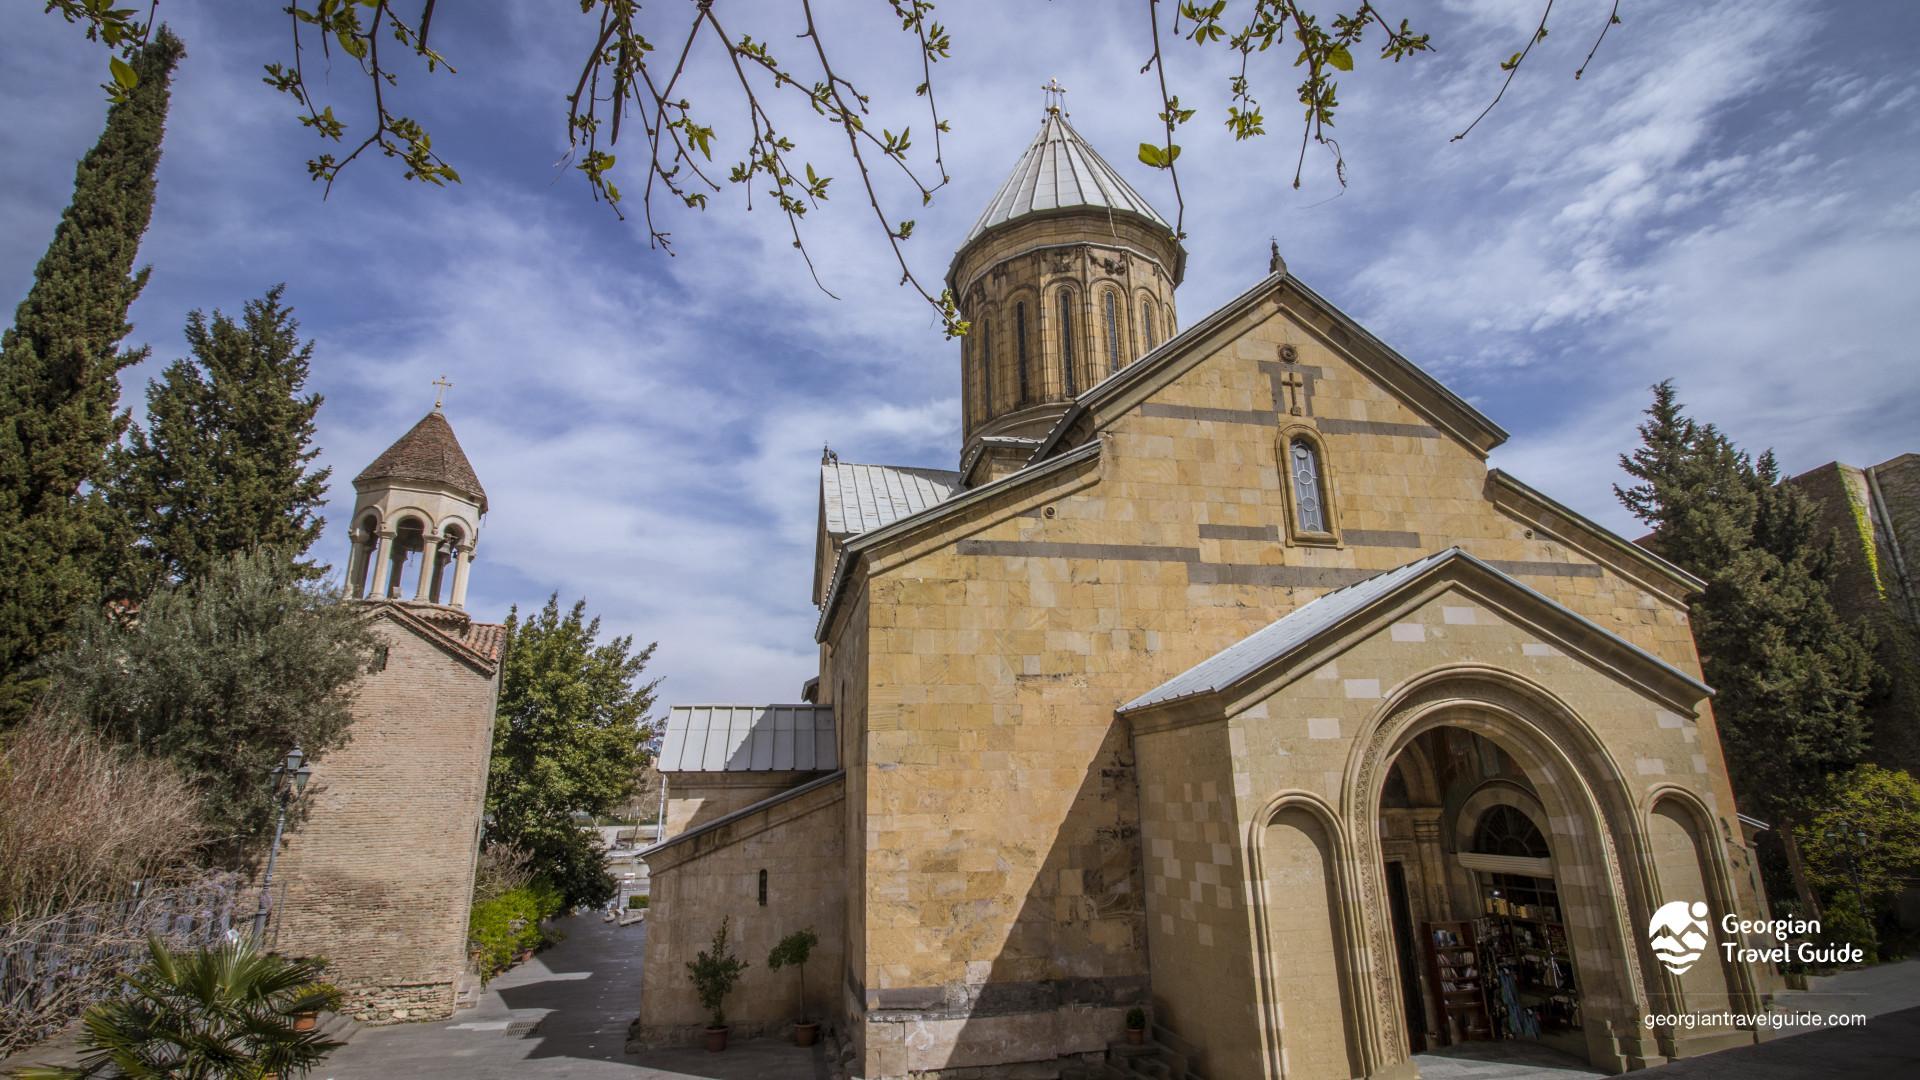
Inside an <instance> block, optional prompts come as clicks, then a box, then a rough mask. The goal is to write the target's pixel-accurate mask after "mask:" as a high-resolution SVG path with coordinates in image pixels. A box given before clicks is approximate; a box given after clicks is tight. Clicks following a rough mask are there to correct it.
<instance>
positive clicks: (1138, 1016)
mask: <svg viewBox="0 0 1920 1080" xmlns="http://www.w3.org/2000/svg"><path fill="white" fill-rule="evenodd" d="M1127 1041H1128V1042H1130V1043H1132V1044H1133V1045H1135V1046H1139V1045H1140V1044H1141V1043H1143V1042H1146V1041H1147V1010H1145V1009H1143V1008H1141V1007H1140V1006H1138V1005H1135V1006H1134V1007H1133V1008H1131V1009H1128V1010H1127Z"/></svg>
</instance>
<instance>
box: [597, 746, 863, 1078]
mask: <svg viewBox="0 0 1920 1080" xmlns="http://www.w3.org/2000/svg"><path fill="white" fill-rule="evenodd" d="M844 796H845V788H844V786H843V784H842V781H841V780H840V779H833V780H830V781H828V782H826V783H825V784H822V785H820V786H817V787H813V788H810V789H808V790H806V791H803V792H801V793H799V794H796V795H794V796H793V797H792V798H790V799H787V800H784V801H782V802H778V803H775V804H773V805H771V806H768V807H766V808H764V809H761V810H758V811H755V812H754V813H751V814H747V815H744V816H742V817H738V818H733V819H731V820H728V821H726V822H723V823H721V824H719V825H717V826H715V827H713V828H711V829H709V830H707V831H705V832H697V833H694V834H692V835H689V836H687V837H686V838H685V839H683V840H680V841H678V842H670V843H669V845H668V846H667V847H665V848H662V849H657V850H656V851H655V853H654V854H653V855H652V856H650V857H649V858H648V860H647V865H648V870H649V871H650V873H651V874H652V878H653V900H652V903H651V905H650V906H649V907H648V909H647V923H648V925H647V944H646V966H645V970H644V974H643V976H642V978H643V986H642V987H641V988H640V1026H639V1029H638V1030H637V1031H636V1033H635V1042H634V1045H635V1046H675V1045H684V1044H689V1043H694V1042H698V1041H699V1039H700V1037H701V1034H702V1032H703V1031H704V1030H705V1029H706V1026H707V1023H708V1018H707V1014H706V1011H705V1010H704V1009H702V1008H701V1005H700V1001H699V998H698V997H697V996H695V994H694V988H693V981H692V980H691V979H690V978H689V977H688V973H687V963H688V961H691V960H692V959H693V958H694V957H695V955H697V954H698V953H699V952H700V951H701V950H703V949H706V948H708V947H710V946H711V944H712V941H713V933H714V931H715V930H716V929H718V927H719V925H720V920H721V918H722V917H723V916H724V917H727V918H728V919H729V920H730V921H729V923H728V930H727V933H728V938H729V941H730V942H731V946H732V951H733V953H734V955H735V956H737V957H739V958H740V959H742V960H744V961H746V962H747V964H748V967H747V970H746V972H745V973H744V974H743V975H742V977H741V980H740V983H739V985H738V986H736V987H735V989H734V991H733V993H732V995H731V996H729V997H728V998H727V1001H726V1015H727V1023H728V1025H729V1027H731V1029H732V1032H733V1037H735V1038H742V1039H744V1038H752V1037H755V1036H759V1035H784V1034H785V1033H786V1032H787V1030H788V1028H789V1027H790V1026H791V1025H792V1023H793V1021H794V1020H795V1019H797V1018H798V1016H799V1015H800V1011H801V1009H800V1000H799V989H798V986H799V973H798V972H797V971H794V970H791V969H786V968H783V969H781V970H779V971H770V970H768V968H767V952H768V950H770V949H771V948H773V946H774V944H775V943H776V942H778V941H779V940H780V939H781V938H783V937H785V936H786V935H788V934H790V933H793V932H794V931H796V930H804V929H811V930H812V931H813V932H814V933H815V934H816V935H818V937H819V939H820V944H819V945H818V946H817V947H815V949H814V950H813V955H812V956H811V957H809V958H808V960H807V966H806V980H807V988H806V991H807V1009H806V1011H807V1013H808V1015H809V1016H810V1017H811V1018H812V1019H814V1020H816V1021H819V1022H822V1023H823V1024H826V1025H828V1026H833V1025H834V1024H835V1021H836V1018H837V1017H838V1015H839V1013H840V1008H839V993H838V984H839V981H840V978H839V974H840V972H841V970H842V965H843V963H844V961H843V959H842V954H843V950H844V947H845V946H844V941H845V938H844V934H843V928H844V925H845V918H846V912H845V903H846V901H845V893H846V890H845V887H844V877H843V874H844V872H845V866H846V861H845V847H844V844H843V838H844V833H843V831H842V830H843V824H842V813H843V808H844V805H845V798H844ZM762 872H764V873H765V874H766V875H767V892H766V903H765V904H764V905H762V904H761V902H760V875H761V873H762Z"/></svg>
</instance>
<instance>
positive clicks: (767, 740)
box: [659, 705, 840, 773]
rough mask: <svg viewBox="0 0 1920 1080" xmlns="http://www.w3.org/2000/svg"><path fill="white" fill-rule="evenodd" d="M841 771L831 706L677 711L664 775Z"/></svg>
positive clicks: (664, 750) (664, 749)
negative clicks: (667, 773) (838, 769)
mask: <svg viewBox="0 0 1920 1080" xmlns="http://www.w3.org/2000/svg"><path fill="white" fill-rule="evenodd" d="M839 767H840V761H839V753H838V750H837V744H836V742H835V740H834V732H833V707H832V706H829V705H675V706H673V707H672V708H671V709H668V710H667V733H666V739H665V741H664V743H663V745H662V746H661V748H660V760H659V768H660V771H661V772H669V773H675V772H677V773H686V772H788V771H794V770H798V771H805V772H811V771H828V770H832V769H837V768H839Z"/></svg>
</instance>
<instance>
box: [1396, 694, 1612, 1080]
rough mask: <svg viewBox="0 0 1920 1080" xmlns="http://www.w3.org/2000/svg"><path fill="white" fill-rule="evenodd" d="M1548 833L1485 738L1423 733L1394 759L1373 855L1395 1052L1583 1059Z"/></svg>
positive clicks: (1456, 730) (1533, 803)
mask: <svg viewBox="0 0 1920 1080" xmlns="http://www.w3.org/2000/svg"><path fill="white" fill-rule="evenodd" d="M1551 831H1552V822H1551V819H1550V818H1549V817H1548V815H1547V813H1546V811H1545V809H1544V807H1543V806H1542V804H1541V801H1540V797H1539V795H1538V793H1537V792H1536V791H1535V790H1534V785H1533V782H1532V780H1531V779H1530V778H1529V777H1528V776H1527V773H1526V770H1525V769H1523V768H1521V767H1520V764H1519V762H1518V761H1516V760H1515V759H1514V757H1513V755H1512V754H1509V753H1507V752H1506V751H1505V750H1502V749H1501V748H1500V746H1499V744H1498V743H1497V742H1495V741H1494V740H1492V739H1489V738H1487V737H1486V736H1484V735H1480V734H1478V733H1476V732H1474V731H1471V730H1468V729H1466V728H1462V727H1453V726H1441V727H1433V728H1429V729H1427V730H1425V731H1423V732H1421V733H1420V734H1419V735H1418V736H1416V737H1415V738H1414V739H1413V740H1412V741H1410V742H1409V743H1408V744H1407V745H1406V746H1405V747H1404V748H1403V749H1402V750H1401V751H1400V754H1399V756H1398V757H1396V758H1395V759H1394V761H1393V764H1392V765H1391V766H1390V767H1389V771H1388V774H1387V780H1386V784H1385V787H1384V790H1383V791H1382V794H1381V800H1380V843H1381V853H1382V857H1383V859H1384V860H1385V869H1386V884H1387V899H1388V905H1389V909H1390V913H1391V915H1392V927H1391V928H1392V933H1393V939H1394V951H1393V955H1394V961H1395V964H1396V968H1397V974H1398V976H1399V980H1400V999H1401V1004H1402V1011H1403V1015H1404V1016H1405V1018H1406V1027H1405V1036H1404V1038H1405V1049H1406V1051H1407V1052H1409V1053H1420V1052H1422V1051H1426V1050H1435V1049H1439V1048H1442V1047H1448V1046H1457V1045H1459V1044H1461V1043H1466V1042H1479V1041H1495V1040H1505V1039H1524V1040H1528V1041H1534V1042H1540V1043H1543V1044H1546V1045H1549V1046H1552V1047H1554V1048H1556V1049H1559V1050H1562V1051H1565V1052H1567V1053H1571V1054H1574V1055H1576V1056H1579V1057H1582V1058H1584V1057H1586V1056H1587V1047H1586V1042H1585V1037H1584V1035H1583V1034H1582V1031H1581V1028H1582V1025H1583V1023H1584V1022H1585V1017H1584V1015H1583V1012H1582V1008H1581V992H1580V979H1579V976H1578V974H1577V965H1576V963H1575V959H1574V955H1573V950H1572V947H1571V942H1570V939H1569V937H1568V934H1567V922H1566V917H1565V910H1564V904H1563V903H1562V901H1561V899H1560V891H1561V882H1560V876H1559V875H1558V874H1557V873H1556V868H1555V865H1554V860H1553V850H1552V844H1551V843H1550V842H1549V840H1548V835H1549V834H1550V833H1551Z"/></svg>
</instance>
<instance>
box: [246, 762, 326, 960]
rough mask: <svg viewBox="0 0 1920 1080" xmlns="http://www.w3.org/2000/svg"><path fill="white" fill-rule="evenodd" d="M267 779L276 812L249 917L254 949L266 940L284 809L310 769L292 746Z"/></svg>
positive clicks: (308, 776) (304, 787)
mask: <svg viewBox="0 0 1920 1080" xmlns="http://www.w3.org/2000/svg"><path fill="white" fill-rule="evenodd" d="M269 775H271V776H272V777H273V788H274V794H275V795H276V796H278V797H279V801H280V808H279V812H278V814H277V815H276V816H275V818H274V822H273V846H272V847H270V848H268V849H267V874H266V877H265V878H263V879H261V882H260V906H259V908H258V909H257V910H255V911H254V913H253V944H254V947H255V948H258V947H259V946H260V944H261V943H262V942H263V941H265V940H266V934H267V908H268V906H269V905H270V904H271V902H272V901H271V900H270V897H271V896H272V895H273V866H274V863H275V862H277V861H278V860H279V858H280V833H281V830H283V829H285V828H286V825H287V805H288V804H289V803H291V802H292V801H293V800H294V799H296V798H298V797H299V796H300V794H301V793H302V792H304V791H306V790H307V781H308V780H309V779H311V778H312V776H313V766H312V765H309V764H307V755H306V754H304V753H302V752H301V750H300V748H299V747H298V746H296V747H294V748H293V749H291V750H289V751H287V760H286V761H285V762H284V763H282V764H279V765H276V766H274V767H273V770H272V772H271V773H270V774H269Z"/></svg>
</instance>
